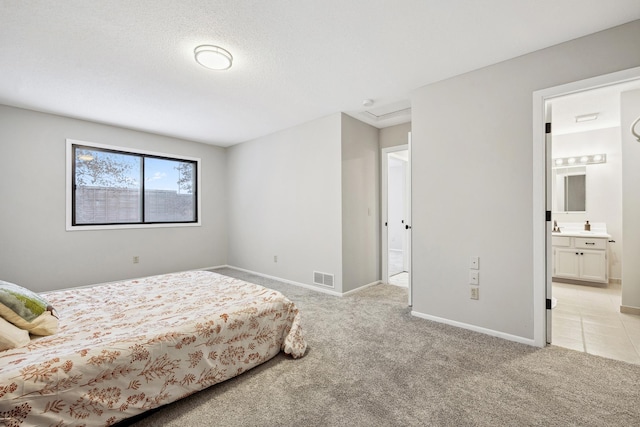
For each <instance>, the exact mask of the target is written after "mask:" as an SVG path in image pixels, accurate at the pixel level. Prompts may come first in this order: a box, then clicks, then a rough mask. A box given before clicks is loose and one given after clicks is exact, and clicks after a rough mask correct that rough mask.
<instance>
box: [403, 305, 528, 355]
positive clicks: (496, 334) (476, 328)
mask: <svg viewBox="0 0 640 427" xmlns="http://www.w3.org/2000/svg"><path fill="white" fill-rule="evenodd" d="M411 315H412V316H415V317H419V318H421V319H427V320H432V321H434V322H438V323H445V324H447V325H451V326H456V327H458V328H462V329H468V330H470V331H474V332H480V333H481V334H485V335H491V336H492V337H498V338H502V339H505V340H508V341H515V342H518V343H521V344H527V345H531V346H536V343H535V341H534V340H533V339H530V338H524V337H520V336H517V335H511V334H506V333H504V332H500V331H494V330H493V329H487V328H482V327H480V326H475V325H470V324H468V323H463V322H457V321H455V320H449V319H445V318H442V317H437V316H431V315H429V314H424V313H420V312H417V311H411Z"/></svg>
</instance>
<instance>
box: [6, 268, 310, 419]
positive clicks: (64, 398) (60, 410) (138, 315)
mask: <svg viewBox="0 0 640 427" xmlns="http://www.w3.org/2000/svg"><path fill="white" fill-rule="evenodd" d="M42 296H43V297H45V298H46V299H47V300H48V301H49V303H50V304H51V305H52V306H53V307H55V309H56V310H57V312H58V314H59V317H60V321H59V331H58V333H56V334H54V335H50V336H45V337H34V338H32V339H31V341H30V343H29V344H28V345H27V346H25V347H21V348H15V349H11V350H5V351H2V352H0V424H1V423H2V422H4V423H5V425H7V426H11V427H12V426H26V425H42V426H45V425H58V426H63V425H87V426H89V425H93V426H98V425H113V424H115V423H117V422H119V421H121V420H123V419H126V418H129V417H132V416H135V415H137V414H140V413H142V412H145V411H147V410H150V409H153V408H157V407H159V406H162V405H164V404H167V403H170V402H172V401H175V400H178V399H180V398H183V397H185V396H188V395H190V394H192V393H195V392H196V391H199V390H202V389H204V388H206V387H209V386H211V385H214V384H216V383H219V382H221V381H224V380H226V379H229V378H232V377H234V376H236V375H239V374H241V373H242V372H244V371H246V370H248V369H251V368H253V367H255V366H257V365H259V364H261V363H263V362H265V361H267V360H269V359H271V358H272V357H274V356H275V355H276V354H278V353H279V352H280V351H284V353H286V354H289V355H291V357H293V358H298V357H302V356H303V355H304V353H305V350H306V342H305V339H304V335H303V332H302V328H301V325H300V313H299V311H298V309H297V307H296V306H295V305H294V304H293V303H292V302H291V301H290V300H288V299H287V298H286V297H284V296H283V295H282V294H281V293H279V292H277V291H274V290H271V289H267V288H264V287H262V286H259V285H255V284H251V283H247V282H244V281H241V280H238V279H234V278H231V277H227V276H222V275H219V274H217V273H212V272H208V271H189V272H182V273H174V274H166V275H160V276H153V277H148V278H143V279H138V280H128V281H122V282H114V283H108V284H104V285H97V286H94V287H87V288H76V289H69V290H63V291H56V292H49V293H44V294H42Z"/></svg>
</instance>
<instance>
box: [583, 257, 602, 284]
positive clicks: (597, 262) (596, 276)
mask: <svg viewBox="0 0 640 427" xmlns="http://www.w3.org/2000/svg"><path fill="white" fill-rule="evenodd" d="M579 259H580V278H581V279H582V280H591V281H594V282H605V283H606V282H607V254H606V251H589V250H585V249H581V250H580V257H579Z"/></svg>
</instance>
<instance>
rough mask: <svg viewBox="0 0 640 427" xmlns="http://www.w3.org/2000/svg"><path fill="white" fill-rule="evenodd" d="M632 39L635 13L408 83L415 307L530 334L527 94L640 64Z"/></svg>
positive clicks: (638, 26) (638, 30) (637, 33)
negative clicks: (474, 270)
mask: <svg viewBox="0 0 640 427" xmlns="http://www.w3.org/2000/svg"><path fill="white" fill-rule="evenodd" d="M639 39H640V21H635V22H632V23H630V24H626V25H624V26H621V27H617V28H613V29H610V30H607V31H603V32H601V33H596V34H593V35H590V36H587V37H583V38H580V39H576V40H573V41H570V42H567V43H563V44H561V45H558V46H554V47H551V48H548V49H544V50H541V51H538V52H534V53H532V54H529V55H525V56H522V57H519V58H515V59H512V60H509V61H506V62H502V63H499V64H495V65H493V66H490V67H486V68H483V69H480V70H477V71H474V72H470V73H467V74H464V75H461V76H458V77H455V78H452V79H448V80H445V81H442V82H438V83H435V84H431V85H428V86H425V87H422V88H420V89H418V90H416V91H415V92H414V93H413V94H412V111H413V115H412V143H413V145H412V164H413V168H412V186H413V188H412V191H413V196H412V205H413V206H412V226H413V229H412V238H413V303H414V306H413V310H414V312H415V313H416V314H419V315H424V316H426V317H433V318H438V319H444V320H445V321H448V322H451V323H459V324H466V325H471V326H473V327H475V328H482V329H485V330H489V331H494V332H497V333H498V334H501V335H503V336H509V337H511V338H513V339H522V340H524V341H526V340H533V338H534V337H533V334H534V325H533V318H534V315H533V305H534V302H533V294H534V292H533V278H532V272H533V256H534V254H533V222H534V217H533V215H534V213H533V187H534V185H533V184H534V183H533V175H534V174H533V150H532V147H533V140H532V129H533V110H532V104H533V102H532V93H533V92H534V91H536V90H541V89H545V88H549V87H553V86H558V85H561V84H564V83H568V82H572V81H577V80H581V79H586V78H589V77H594V76H598V75H603V74H607V73H611V72H614V71H619V70H623V69H628V68H632V67H636V66H639V65H640V49H638V47H637V41H638V40H639ZM505 201H507V202H505ZM536 214H539V215H543V212H540V213H536ZM472 255H474V256H479V257H480V299H479V300H478V301H474V300H471V299H470V298H469V285H468V277H469V257H470V256H472ZM623 280H624V278H623ZM623 286H624V285H623Z"/></svg>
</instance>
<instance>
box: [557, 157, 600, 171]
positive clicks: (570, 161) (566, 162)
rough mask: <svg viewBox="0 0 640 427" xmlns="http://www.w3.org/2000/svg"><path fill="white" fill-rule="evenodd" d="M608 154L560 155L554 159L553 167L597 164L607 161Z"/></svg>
mask: <svg viewBox="0 0 640 427" xmlns="http://www.w3.org/2000/svg"><path fill="white" fill-rule="evenodd" d="M606 162H607V155H606V154H592V155H588V156H574V157H560V158H557V159H553V167H556V168H557V167H571V166H584V165H596V164H598V163H606Z"/></svg>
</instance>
